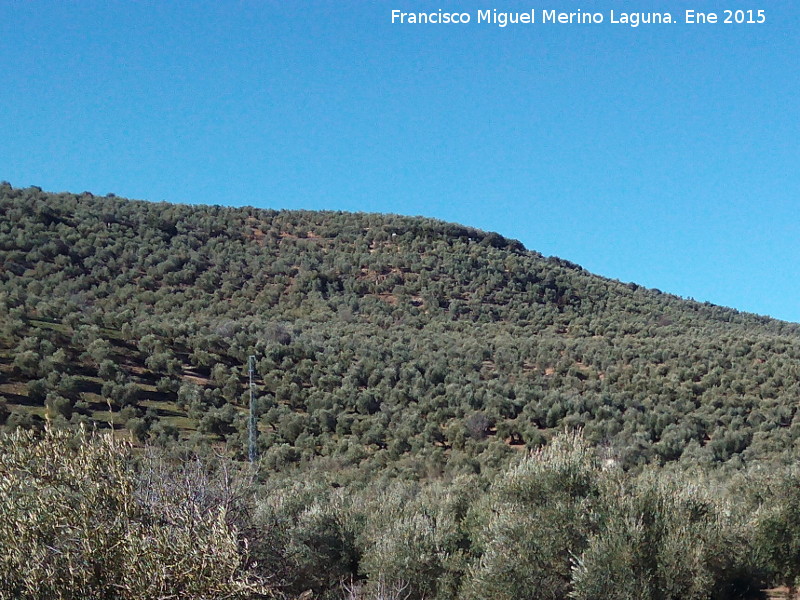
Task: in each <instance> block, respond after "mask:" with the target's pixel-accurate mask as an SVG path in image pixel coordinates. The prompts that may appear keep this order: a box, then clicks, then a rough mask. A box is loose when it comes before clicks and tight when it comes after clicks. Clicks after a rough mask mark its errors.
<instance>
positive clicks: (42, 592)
mask: <svg viewBox="0 0 800 600" xmlns="http://www.w3.org/2000/svg"><path fill="white" fill-rule="evenodd" d="M151 483H152V485H153V486H154V487H152V488H151V489H150V490H143V489H141V488H137V478H136V474H135V472H134V470H133V468H132V462H131V447H130V446H129V445H128V444H125V443H123V442H119V441H116V440H115V439H114V438H113V437H112V436H110V435H99V434H87V433H85V432H83V431H82V432H81V433H80V434H78V435H76V434H74V433H67V432H63V431H54V430H52V429H46V430H45V432H44V433H43V435H42V436H41V437H37V436H36V435H35V434H34V433H32V432H29V431H21V430H17V431H15V432H13V433H11V434H5V435H0V548H2V551H0V598H19V599H32V600H33V599H39V598H48V599H51V598H55V599H67V598H70V599H72V598H120V599H123V600H126V599H140V598H142V599H143V598H148V599H149V598H168V597H181V598H222V597H226V598H227V597H246V596H248V595H250V594H252V593H254V592H265V591H266V590H265V587H264V585H263V584H262V582H261V581H260V580H259V579H258V578H256V577H255V576H254V575H253V574H252V573H251V572H250V570H249V569H248V568H247V556H246V554H245V549H246V546H243V545H242V544H241V543H240V542H241V540H240V539H239V538H238V536H237V532H236V530H235V529H234V528H233V527H231V526H230V525H229V524H228V523H227V522H226V507H225V506H224V505H219V506H216V507H214V508H213V510H203V509H202V506H201V505H200V503H199V501H198V496H199V495H198V494H196V493H191V491H190V490H189V489H188V488H187V489H186V493H182V494H179V493H175V491H174V490H172V491H171V492H170V494H158V493H157V494H156V495H157V496H158V498H159V501H158V502H149V501H147V499H148V498H152V497H153V493H154V490H156V488H157V486H158V485H159V484H158V482H151ZM184 486H191V484H190V483H185V484H184ZM156 491H157V490H156ZM195 492H196V490H195Z"/></svg>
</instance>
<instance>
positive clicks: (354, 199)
mask: <svg viewBox="0 0 800 600" xmlns="http://www.w3.org/2000/svg"><path fill="white" fill-rule="evenodd" d="M620 4H623V3H617V2H614V1H612V0H608V1H607V2H606V1H605V0H589V1H588V2H585V3H578V2H572V1H569V0H553V2H546V3H543V4H540V3H527V2H512V1H502V0H495V1H494V2H491V1H489V0H487V1H485V2H473V1H471V0H464V1H463V2H450V1H446V0H442V1H441V2H438V3H437V2H421V1H414V0H407V1H404V0H391V1H385V0H376V1H367V0H363V1H347V0H331V1H326V2H321V1H308V2H301V1H297V2H284V1H281V2H270V1H260V2H259V1H236V2H234V1H225V0H220V1H217V2H181V1H175V2H160V1H159V2H133V1H130V2H128V1H107V0H104V1H102V2H100V1H97V2H95V1H90V0H83V1H81V2H70V3H66V2H44V1H36V0H30V1H8V0H0V179H5V180H8V181H10V182H11V183H12V184H14V185H16V186H27V185H38V186H41V187H42V188H44V189H46V190H49V191H72V192H82V191H84V190H88V191H92V192H94V193H96V194H105V193H109V192H113V193H116V194H117V195H120V196H126V197H132V198H141V199H147V200H167V201H170V202H184V203H207V204H227V205H235V206H239V205H246V204H247V205H255V206H260V207H270V208H306V209H337V210H349V211H373V212H393V213H401V214H409V215H425V216H431V217H436V218H440V219H444V220H448V221H456V222H460V223H464V224H468V225H472V226H475V227H479V228H482V229H486V230H492V231H498V232H500V233H502V234H503V235H506V236H508V237H512V238H517V239H519V240H521V241H522V242H523V243H524V244H525V245H526V246H527V247H528V248H530V249H533V250H537V251H539V252H542V253H544V254H546V255H556V256H561V257H563V258H566V259H569V260H572V261H574V262H577V263H579V264H581V265H582V266H584V267H585V268H587V269H589V270H591V271H593V272H595V273H598V274H601V275H604V276H607V277H612V278H616V279H620V280H623V281H635V282H637V283H639V284H642V285H645V286H648V287H657V288H659V289H661V290H663V291H666V292H672V293H676V294H679V295H682V296H685V297H693V298H696V299H698V300H703V301H705V300H707V301H710V302H714V303H716V304H722V305H726V306H733V307H735V308H738V309H740V310H746V311H750V312H756V313H760V314H768V315H771V316H774V317H777V318H782V319H786V320H792V321H800V302H798V297H800V277H798V276H797V275H798V273H797V271H798V267H799V266H800V244H799V243H798V239H800V210H798V209H800V112H799V111H798V105H799V101H800V42H799V41H798V34H799V33H800V8H796V7H794V6H793V3H791V2H788V1H786V2H776V1H773V0H765V1H764V2H761V3H760V4H755V3H752V6H750V5H748V6H744V5H742V6H741V8H754V9H763V10H765V13H766V19H767V21H766V23H764V24H762V25H746V24H743V25H736V24H731V25H725V24H716V25H687V24H685V23H677V24H670V25H649V26H646V25H641V26H639V27H637V28H632V27H629V26H626V25H615V24H610V23H608V20H609V11H610V10H615V11H617V12H619V11H620V10H621V9H624V10H627V11H639V12H649V11H670V12H671V13H672V15H673V16H674V17H682V16H683V10H684V9H686V8H694V9H696V10H700V11H716V12H719V13H720V15H722V11H723V10H724V9H725V8H736V7H735V6H733V5H732V4H731V5H729V4H724V3H722V2H717V1H715V0H697V2H696V3H688V2H683V1H670V2H666V1H665V2H660V3H659V2H652V1H649V0H640V1H639V2H638V3H637V2H631V1H627V2H625V3H624V5H625V6H624V7H621V6H620ZM439 8H442V9H445V10H448V11H450V10H457V11H460V12H468V13H470V14H471V15H472V22H471V23H470V24H468V25H397V24H395V25H392V24H391V18H390V17H391V10H392V9H400V10H404V11H411V12H417V11H430V10H438V9H439ZM493 8H496V9H498V10H504V11H529V10H530V9H535V10H536V11H537V14H540V12H541V10H542V9H555V10H559V11H570V10H572V11H574V10H576V9H578V8H581V9H582V10H583V11H589V10H591V11H592V12H601V13H602V14H603V15H604V17H605V23H603V24H600V25H554V24H547V25H545V24H542V23H537V24H535V25H517V26H508V27H506V28H500V27H497V26H493V25H488V24H478V23H476V22H475V20H476V11H477V10H479V9H484V10H485V9H493Z"/></svg>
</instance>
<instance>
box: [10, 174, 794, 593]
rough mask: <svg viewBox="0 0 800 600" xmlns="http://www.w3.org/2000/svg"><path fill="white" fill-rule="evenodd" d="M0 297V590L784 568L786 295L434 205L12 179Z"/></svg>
mask: <svg viewBox="0 0 800 600" xmlns="http://www.w3.org/2000/svg"><path fill="white" fill-rule="evenodd" d="M0 317H1V318H0V425H2V429H3V431H0V600H2V599H4V598H25V599H30V600H34V599H36V600H38V599H40V598H42V599H43V598H64V599H68V598H70V599H71V598H108V597H119V598H130V599H131V600H138V599H140V598H148V599H149V598H164V599H166V598H175V597H181V598H197V599H200V598H203V599H210V598H220V599H221V598H242V599H251V598H279V599H283V600H290V599H299V598H302V599H303V600H307V599H309V598H323V599H328V600H340V599H343V598H346V599H347V600H389V599H391V600H401V599H402V600H423V599H432V598H433V599H438V600H479V599H483V598H496V599H507V600H512V599H514V600H520V599H530V600H534V599H536V600H541V599H550V600H567V599H568V598H569V599H573V600H576V599H577V600H606V599H608V600H633V599H636V600H732V599H734V598H764V597H765V595H764V593H763V592H762V591H761V589H762V588H764V587H768V586H771V585H778V584H784V585H786V586H788V587H789V588H790V590H791V589H792V588H793V586H795V585H796V583H797V580H798V575H799V574H800V570H798V568H797V565H798V564H799V561H798V552H797V548H798V547H800V493H798V490H800V484H798V482H800V474H798V470H797V468H796V466H795V465H794V463H795V462H796V459H797V456H798V448H797V446H798V436H800V417H798V416H797V415H796V412H797V397H798V383H797V379H798V369H800V351H799V350H798V348H797V342H798V339H800V329H798V326H797V325H794V324H789V323H783V322H779V321H774V320H771V319H767V318H763V317H758V316H755V315H749V314H742V313H739V312H737V311H735V310H731V309H726V308H721V307H717V306H712V305H709V304H699V303H697V302H693V301H686V300H682V299H680V298H677V297H674V296H671V295H668V294H663V293H660V292H658V291H656V290H647V289H643V288H640V287H638V286H636V285H634V284H622V283H620V282H617V281H611V280H608V279H604V278H602V277H598V276H595V275H592V274H590V273H588V272H586V271H585V270H583V269H581V268H580V267H578V266H577V265H574V264H571V263H569V262H566V261H563V260H560V259H557V258H545V257H543V256H541V255H539V254H537V253H535V252H532V251H528V250H526V249H525V248H524V247H523V246H522V245H521V244H520V243H518V242H515V241H513V240H507V239H505V238H503V237H502V236H500V235H497V234H492V233H485V232H482V231H478V230H475V229H471V228H467V227H462V226H459V225H453V224H447V223H442V222H439V221H433V220H430V219H422V218H409V217H399V216H393V215H365V214H345V213H332V212H330V213H321V212H289V211H268V210H257V209H252V208H224V207H219V206H210V207H207V206H178V205H170V204H152V203H147V202H135V201H128V200H122V199H118V198H116V197H113V196H106V197H102V198H101V197H95V196H93V195H91V194H88V193H84V194H81V195H72V194H50V193H45V192H42V191H41V190H39V189H38V188H29V189H15V188H13V187H11V186H10V185H8V184H0ZM251 355H252V356H255V359H256V378H255V383H256V385H255V395H256V404H257V408H258V430H259V437H258V446H259V447H258V451H259V458H258V461H257V462H256V464H255V465H254V466H250V465H248V464H246V463H244V462H243V461H242V459H243V458H244V457H245V456H246V453H247V449H246V440H247V414H248V413H247V405H248V401H249V393H248V383H247V379H248V378H247V360H248V356H251ZM92 428H96V429H97V430H96V431H93V432H92V431H90V430H91V429H92ZM87 430H88V431H87Z"/></svg>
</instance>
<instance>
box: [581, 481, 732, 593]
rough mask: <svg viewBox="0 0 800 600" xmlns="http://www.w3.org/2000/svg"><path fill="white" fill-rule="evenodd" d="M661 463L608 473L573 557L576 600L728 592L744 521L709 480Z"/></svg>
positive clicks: (730, 587) (730, 588) (730, 586)
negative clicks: (595, 520)
mask: <svg viewBox="0 0 800 600" xmlns="http://www.w3.org/2000/svg"><path fill="white" fill-rule="evenodd" d="M687 479H688V478H687V476H686V475H682V476H675V475H671V474H670V473H669V472H667V471H666V470H663V471H661V472H656V471H651V472H645V473H644V474H643V475H642V476H640V477H639V478H638V479H634V480H630V479H620V480H612V479H611V478H609V480H607V486H606V489H605V491H604V495H603V496H604V501H603V508H602V511H603V514H604V518H603V523H602V527H601V528H600V529H599V530H598V531H597V532H596V533H594V534H593V535H592V536H591V537H590V538H589V542H588V547H587V548H586V550H585V551H584V552H583V553H582V554H581V555H580V557H579V558H578V559H576V561H575V565H574V569H573V577H572V585H573V590H572V592H571V594H570V597H572V598H574V599H576V600H594V599H596V598H604V599H608V600H701V599H708V598H726V597H735V594H736V593H737V589H735V586H734V581H735V580H736V579H737V577H739V576H740V574H739V573H737V572H736V570H737V569H740V568H741V565H742V564H744V562H745V557H744V556H743V554H744V548H745V547H746V544H745V541H744V539H743V534H744V529H743V527H744V526H743V525H741V526H740V525H739V524H737V523H735V522H733V520H732V518H731V514H730V510H729V507H728V506H727V505H726V503H725V502H724V501H722V500H720V499H719V498H718V497H716V496H714V495H713V494H712V490H713V488H712V487H711V486H709V485H697V484H696V483H689V482H688V480H687Z"/></svg>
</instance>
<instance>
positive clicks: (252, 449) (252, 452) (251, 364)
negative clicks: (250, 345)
mask: <svg viewBox="0 0 800 600" xmlns="http://www.w3.org/2000/svg"><path fill="white" fill-rule="evenodd" d="M247 368H248V370H249V371H250V422H249V427H248V434H249V435H248V438H249V443H248V451H247V457H248V458H249V459H250V462H251V463H253V462H255V461H256V435H257V433H258V432H257V430H256V406H255V398H254V396H255V394H254V393H253V391H254V390H255V387H256V384H255V383H254V382H253V378H254V376H255V372H256V357H255V356H253V355H252V354H251V355H250V356H248V357H247Z"/></svg>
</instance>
